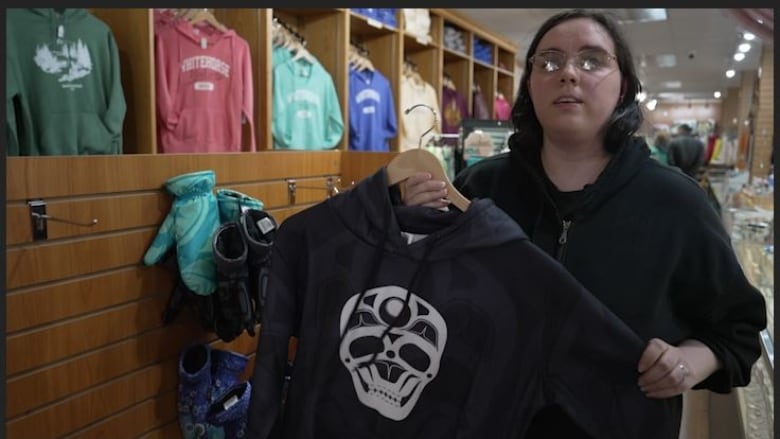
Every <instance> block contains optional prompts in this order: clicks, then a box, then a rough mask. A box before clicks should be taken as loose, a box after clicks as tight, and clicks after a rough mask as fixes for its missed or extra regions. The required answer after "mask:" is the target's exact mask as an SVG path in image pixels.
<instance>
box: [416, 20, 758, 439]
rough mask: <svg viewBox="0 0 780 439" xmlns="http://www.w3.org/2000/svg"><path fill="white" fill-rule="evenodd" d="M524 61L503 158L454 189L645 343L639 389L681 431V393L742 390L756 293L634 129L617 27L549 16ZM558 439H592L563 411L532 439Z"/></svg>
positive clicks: (539, 424) (752, 352)
mask: <svg viewBox="0 0 780 439" xmlns="http://www.w3.org/2000/svg"><path fill="white" fill-rule="evenodd" d="M526 59H527V62H526V69H525V71H524V72H523V76H522V78H521V83H520V90H519V92H518V95H517V99H516V101H515V103H514V106H513V109H512V122H513V124H514V127H515V132H514V134H513V135H512V137H511V138H510V140H509V144H510V152H508V153H505V154H501V155H497V156H493V157H491V158H487V159H484V160H482V161H480V162H479V163H477V164H474V165H472V166H470V167H468V168H466V169H465V170H464V171H463V172H461V173H460V174H459V175H458V176H457V177H456V178H455V181H454V185H455V187H456V188H458V190H459V191H461V192H462V193H463V194H464V195H465V196H467V197H469V198H484V197H488V198H492V199H493V201H494V202H495V203H496V204H497V205H498V206H499V207H500V208H502V209H503V210H504V211H506V212H507V213H508V214H509V215H510V216H511V217H512V218H514V219H515V220H516V221H517V222H518V223H519V224H520V226H521V227H522V228H523V229H524V230H525V232H526V233H528V235H529V236H530V238H531V239H532V241H533V242H534V243H535V244H537V245H538V246H539V247H541V248H542V249H544V250H545V251H546V252H548V253H549V254H550V255H552V256H554V257H555V258H557V259H558V260H559V261H560V262H561V263H562V264H563V265H564V266H565V267H566V268H567V269H568V270H569V271H570V272H571V273H572V274H573V275H574V277H575V278H577V279H578V280H579V281H580V282H581V283H582V284H583V285H584V286H585V287H586V288H587V289H588V290H589V291H590V292H591V293H592V294H594V295H595V296H596V297H597V298H599V299H600V300H601V301H602V302H603V303H604V304H606V305H607V307H608V308H609V309H610V310H611V311H612V312H613V313H615V314H616V315H617V316H618V317H620V318H621V319H622V320H623V321H624V322H625V323H627V324H628V326H629V327H631V328H632V329H633V330H634V331H635V332H636V333H637V334H638V335H639V336H640V337H642V339H643V340H647V346H646V348H645V350H644V352H643V354H642V355H641V358H638V359H637V371H638V377H637V385H638V386H640V388H641V389H642V391H643V392H645V394H646V395H647V397H648V398H674V400H675V403H676V404H675V407H676V416H677V418H678V420H677V425H678V429H679V418H680V416H681V410H682V397H681V395H682V393H683V392H685V391H687V390H689V389H691V388H696V389H710V390H712V391H715V392H720V393H725V392H729V391H730V389H731V388H733V387H736V386H744V385H746V384H747V383H748V382H749V380H750V370H751V367H752V365H753V364H754V362H755V361H756V360H757V359H758V357H759V356H760V354H761V349H760V344H759V332H760V331H761V330H762V329H763V328H764V327H765V326H766V308H765V302H764V299H763V297H762V296H761V294H760V293H759V292H758V290H756V289H755V288H754V287H753V286H751V285H750V284H749V282H748V281H747V279H746V278H745V276H744V274H743V272H742V270H741V267H740V265H739V263H738V261H737V259H736V256H735V254H734V252H733V251H732V249H731V246H730V238H729V236H728V234H727V233H726V231H725V229H724V227H723V225H722V224H721V222H720V220H719V218H718V216H717V215H716V214H715V212H714V211H713V210H712V208H711V207H710V206H709V205H708V202H707V198H706V196H705V194H704V192H703V191H702V189H701V188H700V187H699V186H698V185H697V184H696V182H695V181H693V180H692V179H690V178H687V177H686V176H685V175H683V174H682V173H680V172H679V171H677V170H675V169H673V168H670V167H667V166H663V165H661V164H659V163H658V162H656V161H655V160H653V159H651V158H650V155H649V150H648V147H647V145H646V143H645V142H644V141H643V140H641V138H640V137H638V136H635V135H634V134H635V133H636V131H637V130H638V128H639V127H640V125H641V123H642V113H641V110H640V108H639V104H638V103H637V101H636V100H635V95H636V93H637V92H638V91H640V89H641V85H640V83H639V79H638V78H637V75H636V70H635V67H634V65H633V61H632V60H633V57H632V55H631V51H630V49H629V47H628V44H627V42H626V40H625V38H624V37H623V36H622V34H621V31H620V29H619V26H618V24H617V23H616V21H614V20H613V19H611V18H610V17H609V16H607V15H604V14H602V13H598V12H589V11H584V10H573V11H567V12H563V13H560V14H557V15H555V16H553V17H551V18H549V19H548V20H547V21H546V22H544V23H543V24H542V26H541V27H540V28H539V31H538V32H537V34H536V36H535V37H534V39H533V41H532V43H531V45H530V47H529V48H528V53H527V57H526ZM443 187H444V185H443V183H442V182H440V181H434V180H431V178H430V176H429V175H427V174H419V175H416V176H414V177H412V178H410V179H409V180H407V183H406V185H405V187H404V195H403V197H404V203H405V204H408V205H426V206H431V207H437V208H441V207H444V206H446V205H447V204H448V203H447V201H446V199H445V197H446V191H445V190H443ZM517 263H519V264H522V261H518V262H517ZM604 342H605V343H608V342H609V340H605V341H604ZM564 437H565V438H567V439H571V438H587V437H588V436H587V435H586V433H584V432H583V431H582V430H581V429H580V428H578V426H577V425H575V424H574V422H573V421H571V419H570V418H569V417H568V415H566V414H565V413H564V412H563V411H562V410H561V409H560V408H558V407H557V406H553V407H549V408H548V409H545V410H543V411H542V412H540V413H539V414H538V415H537V417H536V418H535V420H534V423H533V425H532V427H531V428H530V430H529V431H528V432H527V434H526V438H564ZM676 437H677V436H675V438H676Z"/></svg>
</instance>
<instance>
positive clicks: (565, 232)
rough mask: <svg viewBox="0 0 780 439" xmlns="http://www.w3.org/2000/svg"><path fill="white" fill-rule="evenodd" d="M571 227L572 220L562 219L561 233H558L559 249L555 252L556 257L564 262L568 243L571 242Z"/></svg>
mask: <svg viewBox="0 0 780 439" xmlns="http://www.w3.org/2000/svg"><path fill="white" fill-rule="evenodd" d="M569 229H571V220H561V234H560V235H558V250H557V251H556V252H555V259H557V260H558V261H559V262H563V257H564V255H565V251H564V250H565V249H566V243H567V242H569Z"/></svg>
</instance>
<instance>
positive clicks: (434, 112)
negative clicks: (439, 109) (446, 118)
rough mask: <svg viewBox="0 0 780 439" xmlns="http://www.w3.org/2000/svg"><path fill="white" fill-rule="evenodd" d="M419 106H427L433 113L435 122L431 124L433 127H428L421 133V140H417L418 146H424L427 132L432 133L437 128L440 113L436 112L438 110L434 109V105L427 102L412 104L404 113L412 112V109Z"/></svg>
mask: <svg viewBox="0 0 780 439" xmlns="http://www.w3.org/2000/svg"><path fill="white" fill-rule="evenodd" d="M417 107H425V108H427V109H429V110H431V113H433V124H431V127H430V128H428V129H427V130H426V131H425V132H424V133H422V134H421V135H420V140H419V142H417V148H422V141H423V137H425V135H426V134H428V133H430V132H431V131H433V129H434V128H436V122H437V117H438V115H437V114H436V110H434V109H433V107H431V106H430V105H427V104H416V105H412V106H411V107H409V108H407V109H406V110H404V114H409V113H411V112H412V110H414V109H415V108H417Z"/></svg>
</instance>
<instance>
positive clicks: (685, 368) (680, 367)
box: [677, 362, 689, 380]
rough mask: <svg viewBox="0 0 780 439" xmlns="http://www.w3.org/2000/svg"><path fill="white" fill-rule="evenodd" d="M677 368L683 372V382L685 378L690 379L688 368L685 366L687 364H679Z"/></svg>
mask: <svg viewBox="0 0 780 439" xmlns="http://www.w3.org/2000/svg"><path fill="white" fill-rule="evenodd" d="M677 368H679V369H680V371H682V375H683V380H685V378H688V375H689V372H688V368H687V367H686V366H685V364H683V363H682V362H680V363H677Z"/></svg>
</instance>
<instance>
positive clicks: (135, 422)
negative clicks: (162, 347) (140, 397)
mask: <svg viewBox="0 0 780 439" xmlns="http://www.w3.org/2000/svg"><path fill="white" fill-rule="evenodd" d="M176 398H177V396H176V391H173V390H171V391H168V392H165V393H162V394H160V395H159V396H158V397H156V398H153V399H148V400H146V401H143V402H141V403H140V404H137V405H135V406H133V407H131V408H130V409H128V410H126V411H124V412H122V413H121V414H119V415H114V416H111V417H109V418H107V419H105V420H103V421H100V422H98V423H97V424H95V425H92V426H90V427H88V428H86V429H84V430H80V431H79V432H78V433H76V434H72V435H68V436H67V437H65V438H64V439H76V438H78V439H105V438H111V439H134V438H137V437H140V436H141V435H143V434H144V433H147V432H148V431H149V429H150V427H151V428H158V427H161V426H164V425H168V424H170V423H171V422H173V425H174V426H175V427H176V430H172V431H171V432H170V434H169V435H168V436H163V437H167V438H175V437H179V435H180V432H179V431H177V430H178V429H179V423H178V412H177V411H176V402H177V399H176Z"/></svg>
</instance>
